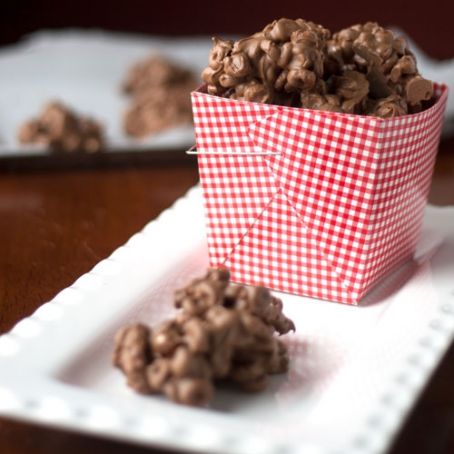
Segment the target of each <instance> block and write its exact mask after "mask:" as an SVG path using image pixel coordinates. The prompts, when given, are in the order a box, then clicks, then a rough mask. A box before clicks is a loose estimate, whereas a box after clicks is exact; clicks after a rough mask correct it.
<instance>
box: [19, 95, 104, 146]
mask: <svg viewBox="0 0 454 454" xmlns="http://www.w3.org/2000/svg"><path fill="white" fill-rule="evenodd" d="M18 139H19V142H21V143H34V144H40V145H46V146H47V147H48V148H50V149H51V150H53V151H66V152H79V151H83V152H87V153H96V152H98V151H100V150H101V149H103V148H104V137H103V128H102V126H101V124H100V123H98V122H97V121H95V120H93V119H92V118H89V117H83V116H80V115H78V114H76V113H75V112H74V111H73V110H71V109H70V108H69V107H68V106H65V105H64V104H62V103H61V102H51V103H49V104H47V105H46V106H45V107H44V109H43V111H42V112H41V114H40V115H39V116H38V117H37V118H33V119H31V120H29V121H27V122H25V123H24V124H23V125H22V126H21V128H20V129H19V133H18Z"/></svg>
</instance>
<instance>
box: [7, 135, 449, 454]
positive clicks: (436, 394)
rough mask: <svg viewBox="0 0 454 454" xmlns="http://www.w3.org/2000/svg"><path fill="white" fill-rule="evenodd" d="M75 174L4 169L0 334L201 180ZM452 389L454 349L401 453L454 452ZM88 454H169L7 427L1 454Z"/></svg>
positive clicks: (401, 439) (146, 166)
mask: <svg viewBox="0 0 454 454" xmlns="http://www.w3.org/2000/svg"><path fill="white" fill-rule="evenodd" d="M51 167H53V168H51ZM75 167H76V168H74V167H73V168H71V166H57V167H55V166H47V170H42V169H41V170H38V169H37V166H36V165H35V166H33V165H32V166H27V168H26V169H24V167H21V165H15V164H10V165H7V166H4V167H3V168H2V166H1V164H0V333H3V332H5V331H7V330H9V329H10V328H11V327H12V326H13V325H14V324H15V323H16V322H17V321H18V320H20V319H21V318H23V317H25V316H28V315H30V314H31V313H32V312H33V311H34V310H35V309H36V308H37V307H38V306H40V305H41V304H43V303H45V302H46V301H48V300H50V299H51V298H52V297H53V296H54V295H55V294H56V293H57V292H58V291H59V290H61V289H63V288H65V287H67V286H69V285H71V284H72V282H73V281H74V280H75V279H76V278H77V277H78V276H80V275H81V274H83V273H85V272H87V271H89V270H90V269H91V268H92V267H93V266H94V265H95V264H96V263H97V262H99V261H100V260H102V259H103V258H105V257H107V256H108V255H109V254H110V253H111V252H112V251H113V250H115V249H116V248H117V247H118V246H120V245H121V244H123V243H124V242H125V241H126V240H127V239H128V238H129V237H130V236H131V235H132V234H133V233H135V232H137V231H138V230H140V229H141V228H142V227H143V226H144V225H145V224H146V223H147V222H148V221H150V220H151V219H153V218H154V217H156V216H157V215H158V214H159V213H160V212H161V211H162V210H163V209H165V208H166V207H168V206H170V205H171V204H172V202H173V201H174V200H175V199H177V198H178V197H180V196H181V195H183V194H184V193H185V192H186V191H187V190H188V189H189V188H190V187H191V186H192V185H194V184H195V183H196V182H197V180H198V175H197V168H196V165H195V161H194V158H192V157H184V156H183V157H182V156H181V153H180V154H179V157H178V158H176V159H175V160H174V162H173V163H172V159H169V160H168V161H167V162H163V161H158V160H153V159H149V160H142V161H140V160H137V159H136V160H132V161H131V162H129V163H128V162H127V160H123V161H122V162H121V163H119V162H115V163H113V164H112V163H110V164H109V163H108V164H106V163H104V164H103V163H102V161H99V162H98V161H97V162H95V163H94V162H91V165H89V166H88V165H81V164H80V163H78V165H76V166H75ZM430 201H431V202H432V203H435V204H442V205H446V204H454V140H450V141H443V142H442V145H441V150H440V153H439V156H438V160H437V165H436V170H435V177H434V181H433V185H432V191H431V194H430ZM0 373H1V372H0ZM452 383H454V348H451V349H450V350H449V352H448V353H447V355H446V356H445V358H444V360H443V362H442V364H441V366H440V367H439V368H438V370H437V371H436V373H435V375H434V377H433V378H432V380H431V381H430V384H429V385H428V386H427V388H426V390H425V392H424V394H423V396H422V398H421V399H420V400H419V402H418V404H417V405H416V407H415V409H414V411H413V412H412V414H411V416H410V418H409V419H408V421H407V423H406V424H405V426H404V428H403V430H402V431H401V433H400V434H399V436H398V438H397V440H396V442H395V444H394V447H393V448H392V450H391V452H392V453H393V454H402V453H411V454H415V453H421V454H426V453H427V454H439V453H454V390H453V386H452ZM81 452H85V453H90V454H91V453H93V454H107V453H109V454H117V453H118V454H120V453H128V454H139V453H145V452H147V453H150V452H153V453H155V452H156V453H157V452H164V451H162V450H150V449H145V448H141V447H137V446H132V445H128V444H123V443H118V442H113V441H107V440H103V439H97V438H94V437H89V436H86V435H79V434H73V433H69V432H64V431H61V430H55V429H51V428H41V427H38V426H35V425H31V424H24V423H21V422H13V421H9V420H6V419H1V418H0V453H4V454H30V453H32V454H41V453H45V454H61V453H65V454H73V453H74V454H80V453H81ZM251 454H253V453H251Z"/></svg>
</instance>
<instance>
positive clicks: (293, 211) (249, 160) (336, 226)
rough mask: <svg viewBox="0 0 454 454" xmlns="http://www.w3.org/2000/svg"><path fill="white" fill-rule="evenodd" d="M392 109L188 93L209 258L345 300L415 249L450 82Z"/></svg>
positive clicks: (288, 288) (297, 289)
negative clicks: (312, 106) (423, 103)
mask: <svg viewBox="0 0 454 454" xmlns="http://www.w3.org/2000/svg"><path fill="white" fill-rule="evenodd" d="M436 96H437V102H436V103H435V104H434V105H433V106H432V107H431V108H430V109H428V110H425V111H423V112H421V113H418V114H413V115H406V116H402V117H397V118H393V119H381V118H376V117H369V116H361V115H350V114H340V113H333V112H322V111H315V110H309V109H298V108H291V107H282V106H274V105H268V104H259V103H253V102H245V101H236V100H231V99H225V98H221V97H217V96H211V95H208V94H207V93H206V92H204V90H203V89H200V90H198V91H195V92H193V93H192V106H193V113H194V125H195V134H196V144H197V154H198V163H199V172H200V180H201V185H202V189H203V195H204V203H205V213H206V222H207V233H208V248H209V254H210V264H211V266H215V267H216V266H225V267H227V268H229V269H230V271H231V274H232V280H233V281H236V282H241V283H245V284H251V285H263V286H265V287H269V288H271V289H275V290H279V291H283V292H289V293H294V294H298V295H306V296H310V297H314V298H321V299H326V300H331V301H337V302H342V303H347V304H357V303H358V302H359V301H360V299H361V298H362V297H363V296H364V294H365V293H366V292H367V291H368V290H369V289H370V288H371V287H372V286H373V285H374V283H376V282H377V280H378V279H379V278H381V277H382V276H384V275H385V274H386V273H387V272H388V271H390V270H391V268H393V267H394V266H396V265H397V264H398V263H399V262H402V261H403V260H405V259H408V258H409V256H411V254H412V253H413V251H414V249H415V246H416V243H417V241H418V237H419V234H420V230H421V225H422V219H423V213H424V207H425V204H426V200H427V195H428V191H429V187H430V183H431V177H432V171H433V166H434V161H435V156H436V153H437V146H438V142H439V138H440V131H441V127H442V121H443V114H444V110H445V105H446V99H447V88H446V87H445V86H442V85H437V86H436Z"/></svg>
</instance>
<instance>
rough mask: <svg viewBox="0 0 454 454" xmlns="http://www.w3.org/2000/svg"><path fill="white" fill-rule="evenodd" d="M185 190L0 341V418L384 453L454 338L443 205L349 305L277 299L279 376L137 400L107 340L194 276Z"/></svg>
mask: <svg viewBox="0 0 454 454" xmlns="http://www.w3.org/2000/svg"><path fill="white" fill-rule="evenodd" d="M207 264H208V259H207V251H206V246H205V228H204V218H203V209H202V196H201V192H200V189H199V188H198V187H196V188H194V189H192V190H191V191H190V192H189V194H188V195H187V196H185V197H184V198H182V199H181V200H179V201H178V202H177V203H176V204H175V205H174V206H173V207H172V208H171V209H169V210H167V211H166V212H164V213H163V214H162V215H161V216H160V217H159V218H158V219H157V220H156V221H153V222H151V223H150V224H148V225H147V226H146V227H145V228H144V229H143V231H142V232H140V233H138V234H136V235H134V236H133V237H132V238H131V239H130V240H129V241H128V242H127V243H126V244H125V245H124V246H122V247H120V248H119V249H117V250H116V251H115V252H114V253H113V254H112V255H111V257H109V258H108V259H106V260H104V261H102V262H100V263H99V264H98V265H97V266H95V267H94V268H93V270H92V271H91V272H90V273H88V274H86V275H84V276H82V277H81V278H80V279H78V280H77V281H76V282H75V283H74V284H73V285H72V286H71V287H69V288H67V289H65V290H63V291H62V292H60V293H59V294H58V295H57V296H56V297H55V298H54V299H53V300H52V301H50V302H49V303H46V304H44V305H43V306H41V307H40V308H39V309H38V310H37V311H36V312H35V313H34V314H33V315H32V316H31V317H28V318H25V319H24V320H22V321H21V322H19V323H18V324H17V325H16V326H15V327H14V328H13V329H12V331H11V332H10V333H8V334H5V335H3V336H2V337H0V415H2V416H5V417H11V418H14V419H18V420H27V421H32V422H36V423H38V424H45V425H49V426H53V427H57V428H58V427H61V428H66V429H70V430H74V431H80V432H86V433H92V434H97V435H101V436H104V437H108V438H115V439H121V440H130V441H133V442H135V443H139V444H144V445H153V446H165V447H169V448H173V449H182V450H188V451H196V452H207V453H235V454H236V453H238V454H252V453H253V454H265V453H266V454H283V453H285V454H296V453H311V454H315V453H333V454H334V453H337V454H341V453H342V454H355V453H358V454H359V453H361V454H369V453H378V452H384V451H386V449H387V448H388V447H389V446H390V443H391V442H392V440H393V437H394V435H395V434H396V432H397V430H398V429H399V427H400V426H401V425H402V423H403V421H404V420H405V417H406V415H407V413H408V411H409V410H410V408H411V407H412V405H413V404H414V403H415V401H416V399H417V397H418V395H419V394H420V392H421V389H422V387H423V386H424V384H425V383H427V381H428V379H429V377H430V375H431V373H432V371H433V370H434V369H435V367H436V365H437V364H438V363H439V361H440V359H441V357H442V355H443V353H444V352H445V350H446V349H447V347H448V346H449V345H450V343H451V341H452V338H453V333H454V279H453V277H454V208H451V207H450V208H437V207H431V206H429V207H428V208H427V212H426V218H425V229H424V234H423V237H422V240H421V243H420V247H419V249H418V251H417V254H416V255H415V259H414V260H413V261H411V262H409V263H407V264H405V265H404V266H402V267H400V268H399V269H398V270H396V271H395V272H394V273H393V274H392V275H391V276H389V277H388V279H386V280H385V281H384V282H382V283H381V284H380V285H379V286H377V287H376V288H375V290H374V291H373V292H372V293H371V294H370V295H369V296H368V297H367V298H366V300H365V301H364V303H363V305H362V306H360V307H350V306H345V305H341V304H335V303H329V302H324V301H318V300H314V299H308V298H303V297H297V296H292V295H288V294H281V295H280V296H281V297H282V299H283V301H284V308H285V313H286V314H287V315H288V316H290V317H291V318H292V319H293V320H294V321H295V323H296V327H297V332H296V334H290V335H288V336H286V341H287V342H288V345H289V351H290V356H291V367H290V371H289V373H288V374H287V375H282V376H276V377H274V378H273V380H272V382H271V386H270V387H269V389H268V390H267V391H266V392H264V393H261V394H254V395H250V394H242V393H241V392H235V391H233V390H220V391H218V392H217V393H216V397H215V399H214V402H213V403H212V405H211V407H210V408H205V409H199V408H188V407H184V406H180V405H177V404H174V403H172V402H169V401H166V400H165V399H163V398H160V397H149V396H139V395H136V394H134V393H133V392H132V391H130V390H129V389H128V388H127V387H126V385H125V384H124V380H123V377H122V375H121V374H120V372H119V371H118V370H116V369H114V368H113V367H112V366H111V363H110V357H111V351H112V337H113V334H114V332H115V331H116V330H117V328H118V327H120V326H122V325H124V324H127V323H131V322H134V321H142V322H147V323H151V324H152V325H155V324H156V323H158V322H159V321H160V320H162V319H163V318H165V317H167V316H168V315H169V314H170V313H171V312H172V311H173V309H172V307H171V299H172V293H173V291H174V289H175V288H177V287H180V286H182V285H184V284H185V283H186V282H187V281H188V279H189V278H191V277H194V276H197V275H200V274H202V273H203V272H204V271H205V268H206V267H207Z"/></svg>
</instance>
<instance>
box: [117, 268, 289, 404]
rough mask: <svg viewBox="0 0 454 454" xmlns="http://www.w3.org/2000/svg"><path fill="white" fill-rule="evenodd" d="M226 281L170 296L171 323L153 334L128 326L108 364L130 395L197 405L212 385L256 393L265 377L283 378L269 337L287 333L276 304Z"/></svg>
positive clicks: (213, 273)
mask: <svg viewBox="0 0 454 454" xmlns="http://www.w3.org/2000/svg"><path fill="white" fill-rule="evenodd" d="M229 279H230V275H229V272H228V271H227V270H223V269H211V270H209V271H208V273H207V274H206V276H204V277H202V278H198V279H194V280H193V281H192V282H190V283H189V285H187V286H186V287H184V288H183V289H180V290H178V291H177V292H176V294H175V301H174V303H175V306H176V307H177V308H178V309H179V310H178V313H177V315H176V316H175V317H174V318H173V319H171V320H168V321H166V322H164V323H162V324H161V325H160V326H158V327H157V328H154V329H151V328H149V327H148V326H146V325H143V324H135V325H131V326H127V327H124V328H122V329H121V330H120V331H119V332H118V333H117V335H116V338H115V351H114V359H113V362H114V365H115V366H117V367H118V368H120V369H121V370H122V371H123V373H124V374H125V375H126V379H127V383H128V385H129V386H130V387H132V388H133V389H134V390H136V391H137V392H139V393H144V394H159V393H162V394H164V395H166V396H167V397H168V398H170V399H172V400H174V401H176V402H179V403H183V404H188V405H205V404H206V403H208V402H209V401H210V399H211V398H212V396H213V392H214V385H215V383H218V382H221V381H228V382H231V383H235V384H237V385H238V386H239V387H240V388H241V389H243V390H245V391H260V390H262V389H264V388H265V387H266V384H267V378H268V375H269V374H277V373H283V372H285V371H287V368H288V364H289V359H288V355H287V348H286V346H285V344H284V343H283V342H282V341H281V340H279V339H278V337H276V334H279V335H281V334H285V333H288V332H289V331H290V330H295V326H294V324H293V322H292V321H291V320H290V319H288V318H287V317H286V316H285V315H284V314H283V312H282V302H281V301H280V300H279V299H278V298H276V297H274V296H272V295H271V293H270V292H269V291H268V290H267V289H265V288H262V287H246V286H243V285H238V284H233V283H231V282H229Z"/></svg>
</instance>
